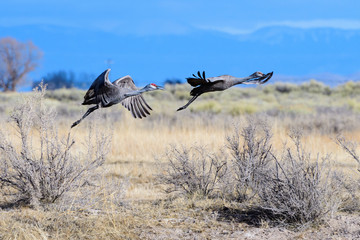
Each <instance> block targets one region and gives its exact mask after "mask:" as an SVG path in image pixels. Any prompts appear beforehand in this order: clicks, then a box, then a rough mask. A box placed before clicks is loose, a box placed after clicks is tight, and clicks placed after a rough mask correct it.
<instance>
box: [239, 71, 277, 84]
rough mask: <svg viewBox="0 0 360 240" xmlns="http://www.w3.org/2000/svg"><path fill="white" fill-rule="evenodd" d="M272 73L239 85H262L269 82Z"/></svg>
mask: <svg viewBox="0 0 360 240" xmlns="http://www.w3.org/2000/svg"><path fill="white" fill-rule="evenodd" d="M273 73H274V72H270V73H267V74H265V75H264V76H262V77H254V78H251V79H248V80H246V81H244V82H242V83H241V84H264V83H266V82H267V81H269V80H270V78H271V77H272V75H273Z"/></svg>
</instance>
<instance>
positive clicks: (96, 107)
mask: <svg viewBox="0 0 360 240" xmlns="http://www.w3.org/2000/svg"><path fill="white" fill-rule="evenodd" d="M98 108H99V105H96V106H94V107H91V108H89V109H88V110H87V111H86V113H85V114H84V116H82V118H80V119H79V120H77V121H76V122H74V123H73V124H72V125H71V128H73V127H75V126H76V125H78V124H79V123H80V122H81V121H82V120H83V119H84V118H86V117H87V116H89V114H90V113H92V112H93V111H95V110H96V109H98Z"/></svg>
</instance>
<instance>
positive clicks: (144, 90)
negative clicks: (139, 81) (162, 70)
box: [125, 88, 146, 97]
mask: <svg viewBox="0 0 360 240" xmlns="http://www.w3.org/2000/svg"><path fill="white" fill-rule="evenodd" d="M143 92H146V89H145V88H141V89H138V90H134V91H131V92H128V93H126V94H125V96H126V97H132V96H136V95H139V94H142V93H143Z"/></svg>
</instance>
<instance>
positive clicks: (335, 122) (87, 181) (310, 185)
mask: <svg viewBox="0 0 360 240" xmlns="http://www.w3.org/2000/svg"><path fill="white" fill-rule="evenodd" d="M348 85H351V86H352V87H351V88H348V87H347V86H348ZM279 86H286V87H279ZM356 86H357V83H347V84H345V85H343V86H339V87H337V88H328V87H326V86H323V85H321V84H318V83H316V82H310V83H307V84H303V85H286V84H274V85H267V86H264V87H262V88H256V89H254V88H246V89H239V88H234V89H230V90H229V91H228V92H227V93H221V94H219V95H212V94H209V95H204V96H203V98H202V99H199V101H198V102H196V103H194V105H193V106H190V107H189V109H188V110H187V111H184V112H182V113H181V114H179V113H175V110H176V109H177V107H178V106H181V104H182V103H183V102H184V101H186V99H184V97H186V96H187V95H185V94H181V92H182V91H187V89H186V88H187V86H185V85H178V86H168V87H167V89H168V90H169V91H167V92H163V93H153V94H148V95H147V96H145V98H146V99H147V100H148V101H149V104H151V105H152V106H153V109H154V112H153V114H152V116H151V117H149V118H147V119H143V120H141V121H140V120H134V119H133V118H132V117H131V116H130V114H129V113H128V112H127V111H126V110H125V109H122V108H121V107H119V108H116V107H115V108H113V109H101V110H100V111H99V112H98V113H95V114H94V115H93V116H90V117H89V119H87V121H84V123H83V125H80V126H79V128H78V129H74V130H72V131H71V133H70V137H71V138H72V139H73V140H74V141H75V143H74V144H73V145H72V146H71V148H69V149H70V150H71V151H70V150H69V151H70V152H71V153H70V152H69V156H70V155H71V156H72V158H71V159H68V163H69V166H74V167H75V166H77V165H76V164H83V165H82V166H84V167H86V166H87V165H86V163H89V162H91V160H92V159H94V158H92V157H87V158H83V156H87V155H86V153H88V152H89V151H92V156H100V155H101V154H102V152H101V151H102V149H103V147H105V148H106V147H109V152H108V154H107V155H106V159H105V161H104V163H103V165H102V166H101V167H100V168H90V169H89V174H85V175H83V176H81V177H80V178H79V180H81V181H78V182H76V183H75V182H74V183H73V184H70V185H71V186H72V188H70V189H68V191H66V192H64V194H62V195H60V196H59V197H58V198H56V199H55V200H54V201H42V199H41V198H39V207H37V208H33V207H31V204H30V205H29V203H30V201H29V202H22V204H21V205H19V202H16V201H14V199H18V198H14V197H13V196H11V195H8V193H9V191H10V190H11V189H10V188H11V186H9V185H6V184H5V183H4V182H2V183H1V184H2V185H1V184H0V187H1V194H2V196H3V197H4V198H1V200H0V202H1V207H2V210H1V211H0V238H3V239H13V238H18V239H84V238H85V239H87V238H88V239H90V238H91V239H169V238H171V239H184V238H187V239H193V238H199V239H227V238H235V239H247V238H248V239H264V238H268V239H289V238H300V239H323V238H344V239H349V238H350V239H351V238H358V237H360V232H359V231H358V229H359V226H360V221H359V219H358V218H357V217H356V214H358V212H359V210H360V208H359V206H360V204H358V203H359V198H358V196H359V192H360V191H359V190H360V189H359V184H358V182H359V178H360V174H359V172H358V171H357V168H358V162H357V159H359V157H358V154H357V152H356V145H355V144H352V145H349V144H350V143H349V140H348V139H351V140H352V141H353V142H359V141H360V138H359V133H360V131H359V130H360V125H359V124H358V121H357V119H358V117H359V109H360V108H358V106H357V102H358V101H359V99H358V96H359V95H357V94H356V91H357V89H358V88H357V87H356ZM284 88H285V89H286V90H284ZM344 91H345V92H346V94H345V93H344ZM33 94H36V93H31V94H30V93H26V94H23V95H20V94H18V95H15V94H2V95H0V98H1V100H2V101H3V102H6V103H7V104H6V106H5V107H3V108H2V109H0V111H1V112H2V119H1V121H2V122H3V124H2V126H3V127H2V129H1V132H3V133H5V132H6V134H3V136H4V138H3V139H6V141H7V143H8V145H2V146H12V147H13V148H14V149H16V153H17V155H14V156H17V157H16V159H17V160H19V161H20V162H19V163H18V162H16V161H12V160H11V158H10V157H6V156H7V154H6V153H9V152H6V151H7V150H4V149H3V151H5V152H3V153H2V155H1V156H2V159H3V160H6V161H11V163H18V164H20V165H21V164H27V163H28V162H29V161H28V160H27V159H30V160H31V161H30V162H34V165H35V164H37V163H41V158H39V157H38V156H41V153H46V150H41V149H42V147H41V146H46V141H47V140H49V142H48V143H49V144H50V143H54V144H53V145H51V144H50V145H49V146H47V147H45V148H44V149H55V152H56V151H58V152H59V153H65V152H67V151H66V149H67V148H66V146H67V145H66V143H67V139H68V136H69V135H68V134H69V130H70V125H71V123H72V121H73V120H74V119H76V118H77V117H78V116H80V115H81V112H82V110H83V109H82V107H81V106H80V102H81V101H79V99H81V98H82V95H83V94H84V92H83V91H79V90H66V91H65V90H58V91H48V92H46V93H45V100H42V104H43V105H42V106H43V107H46V109H53V110H54V112H56V113H57V115H56V118H54V119H53V121H54V122H53V124H52V126H56V128H57V133H56V131H55V132H51V133H50V132H49V135H48V136H49V137H46V138H45V139H44V142H43V144H45V145H42V141H41V136H42V135H41V134H40V133H41V130H40V131H38V130H36V129H39V128H38V127H40V129H41V126H42V125H41V124H38V123H37V122H35V124H34V125H32V126H31V130H29V131H28V136H29V137H30V138H31V139H32V141H31V144H29V147H28V149H30V150H33V151H34V152H33V153H32V154H30V157H28V158H25V161H23V160H24V159H21V156H22V154H21V152H22V150H21V149H22V140H21V138H20V139H18V138H16V136H20V137H21V136H22V135H21V134H18V135H16V134H17V132H16V131H17V130H16V129H19V128H17V127H16V126H17V125H16V123H15V122H13V123H11V121H10V122H6V119H7V118H6V117H5V116H15V115H14V114H15V113H16V109H19V106H22V105H21V104H20V103H24V101H25V103H26V99H27V96H30V97H32V96H33ZM22 96H24V98H25V100H23V101H20V102H19V99H21V98H22ZM41 96H44V95H43V93H42V95H41ZM58 99H60V100H61V101H59V100H58ZM209 100H210V101H212V103H213V104H214V105H216V106H220V108H219V110H216V111H212V109H217V107H216V106H213V107H211V106H210V105H209V106H210V107H208V108H203V107H201V106H202V105H203V104H207V103H208V102H209ZM34 102H35V101H34ZM25 105H26V104H25ZM30 105H31V104H30ZM33 105H35V103H33ZM244 106H246V108H247V109H252V110H251V111H245V112H244V111H243V110H241V109H243V107H244ZM15 107H18V108H15ZM240 108H241V109H240ZM36 109H40V108H34V109H32V110H31V115H30V116H28V117H31V118H39V119H41V116H42V115H41V114H40V113H41V111H39V110H36ZM236 109H237V110H236ZM239 109H240V110H239ZM46 113H51V112H50V111H49V110H47V111H46ZM50 115H51V114H50ZM16 116H20V115H16ZM44 116H47V115H46V114H45V115H44ZM51 116H53V115H51ZM10 119H14V118H10ZM15 119H19V120H21V121H25V120H26V116H22V117H17V118H15ZM39 123H41V121H39ZM13 126H15V128H14V127H13ZM44 129H45V128H44ZM294 129H295V130H296V131H295V130H294ZM48 130H49V131H52V128H48ZM95 130H98V132H97V131H95ZM89 131H90V132H91V133H92V135H90V136H89ZM108 132H110V133H111V142H108V143H105V142H102V143H101V141H100V144H97V141H96V139H102V138H101V136H102V135H101V133H108ZM339 133H341V134H342V136H343V138H338V140H335V139H336V136H337V134H339ZM14 134H15V135H14ZM39 137H40V138H39ZM54 138H57V139H58V140H59V142H57V140H56V139H54ZM39 139H40V140H39ZM89 142H91V143H92V144H93V145H88V144H86V143H89ZM336 142H337V143H338V144H340V146H338V145H337V144H336ZM63 143H64V144H65V145H62V144H63ZM70 143H72V141H70ZM84 143H85V144H84ZM64 146H65V148H64ZM68 146H69V144H68ZM97 146H98V147H97ZM101 146H102V147H101ZM48 147H49V148H48ZM343 148H345V151H344V150H343ZM105 150H106V149H105ZM10 152H11V151H10ZM50 152H53V151H50ZM4 153H5V154H4ZM84 153H85V154H84ZM103 153H106V151H105V152H103ZM348 153H350V155H348ZM96 154H100V155H96ZM60 155H61V154H60ZM46 156H49V157H50V158H51V157H52V156H54V155H52V154H50V155H46ZM103 156H105V155H103ZM43 159H44V162H43V163H41V167H44V168H45V169H49V167H48V166H49V165H47V162H48V158H43ZM59 159H60V158H59ZM95 159H96V158H95ZM35 162H36V163H35ZM100 162H101V161H100ZM7 164H9V163H7ZM72 164H75V165H72ZM4 166H5V165H2V166H1V167H2V170H3V171H4V169H3V168H4ZM8 166H9V165H8ZM41 167H40V166H39V167H37V168H35V169H41ZM6 169H8V170H10V168H6ZM74 169H76V168H74ZM97 170H101V171H97ZM76 171H78V170H76ZM58 172H61V170H59V169H58V168H57V170H56V171H53V172H51V171H50V172H49V173H48V172H46V171H43V173H44V174H50V175H49V176H51V173H58ZM9 173H11V174H13V173H14V171H13V170H10V172H9ZM95 173H96V174H95ZM31 174H35V175H36V174H37V171H32V172H31ZM35 175H34V176H35ZM39 176H41V175H39ZM46 176H47V175H46ZM345 176H346V177H345ZM45 179H46V177H45ZM48 183H49V182H48V181H45V182H44V184H43V185H44V186H47V184H48ZM49 186H51V185H49ZM164 190H167V191H164ZM11 192H12V193H14V190H12V191H11ZM40 193H41V192H40ZM41 194H43V193H41ZM17 196H18V195H17ZM9 203H13V204H11V205H10V204H9Z"/></svg>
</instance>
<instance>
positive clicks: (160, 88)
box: [156, 86, 165, 90]
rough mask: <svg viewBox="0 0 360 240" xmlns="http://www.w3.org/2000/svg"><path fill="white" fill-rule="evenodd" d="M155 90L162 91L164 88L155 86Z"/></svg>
mask: <svg viewBox="0 0 360 240" xmlns="http://www.w3.org/2000/svg"><path fill="white" fill-rule="evenodd" d="M156 89H159V90H164V89H165V88H164V87H161V86H156Z"/></svg>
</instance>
